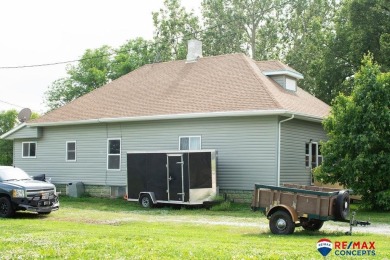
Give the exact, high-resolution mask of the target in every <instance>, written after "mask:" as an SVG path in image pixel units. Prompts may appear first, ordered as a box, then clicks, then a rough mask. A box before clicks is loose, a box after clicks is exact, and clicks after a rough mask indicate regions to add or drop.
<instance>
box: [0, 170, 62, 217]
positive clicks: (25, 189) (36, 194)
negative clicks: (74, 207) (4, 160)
mask: <svg viewBox="0 0 390 260" xmlns="http://www.w3.org/2000/svg"><path fill="white" fill-rule="evenodd" d="M59 207H60V203H59V201H58V194H57V192H56V187H55V186H54V185H53V184H51V183H49V182H46V181H45V178H44V177H43V178H41V180H36V179H35V178H32V177H30V176H29V175H28V174H27V173H26V172H24V171H23V170H22V169H20V168H16V167H11V166H0V217H2V218H9V217H13V216H14V215H15V212H16V211H19V210H26V211H32V212H37V213H38V214H50V213H51V212H52V211H55V210H58V209H59Z"/></svg>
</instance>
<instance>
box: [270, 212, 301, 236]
mask: <svg viewBox="0 0 390 260" xmlns="http://www.w3.org/2000/svg"><path fill="white" fill-rule="evenodd" d="M269 228H270V229H271V232H272V233H273V234H276V235H288V234H292V233H294V230H295V224H294V222H293V221H292V218H291V216H290V214H289V213H287V212H285V211H282V210H278V211H276V212H275V213H273V214H272V215H271V218H270V220H269Z"/></svg>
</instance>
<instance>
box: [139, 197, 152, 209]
mask: <svg viewBox="0 0 390 260" xmlns="http://www.w3.org/2000/svg"><path fill="white" fill-rule="evenodd" d="M139 204H141V206H142V207H144V208H152V207H153V201H152V198H151V197H150V196H149V195H148V194H143V195H141V197H140V198H139Z"/></svg>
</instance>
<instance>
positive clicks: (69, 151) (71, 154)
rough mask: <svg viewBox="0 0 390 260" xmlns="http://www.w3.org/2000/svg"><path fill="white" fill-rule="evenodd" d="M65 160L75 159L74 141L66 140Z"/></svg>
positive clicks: (71, 160)
mask: <svg viewBox="0 0 390 260" xmlns="http://www.w3.org/2000/svg"><path fill="white" fill-rule="evenodd" d="M66 161H67V162H75V161H76V141H69V142H66Z"/></svg>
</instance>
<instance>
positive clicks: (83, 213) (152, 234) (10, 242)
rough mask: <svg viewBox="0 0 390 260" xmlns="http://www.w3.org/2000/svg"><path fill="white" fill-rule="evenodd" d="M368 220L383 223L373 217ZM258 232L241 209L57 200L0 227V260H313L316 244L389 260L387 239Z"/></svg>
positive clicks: (260, 222)
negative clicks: (354, 246) (361, 247)
mask: <svg viewBox="0 0 390 260" xmlns="http://www.w3.org/2000/svg"><path fill="white" fill-rule="evenodd" d="M364 214H366V213H364ZM367 214H368V212H367ZM375 218H378V219H380V220H384V218H382V213H379V212H375V213H374V214H373V217H371V220H372V221H373V219H375ZM387 222H389V220H388V219H387ZM266 224H267V220H266V218H265V217H264V216H262V215H261V214H259V213H258V212H252V211H250V209H249V205H243V204H234V203H232V204H231V205H230V206H229V207H228V208H226V207H223V208H222V209H219V210H218V208H217V209H212V210H206V209H180V210H177V209H172V208H169V207H163V208H156V209H143V208H141V207H140V206H139V205H138V204H137V203H129V202H126V201H124V200H119V199H116V200H110V199H97V198H80V199H74V198H67V197H61V209H60V210H59V211H57V212H53V213H52V214H50V215H49V216H38V215H35V214H31V213H18V214H17V217H16V218H14V219H0V230H1V243H0V252H1V254H0V259H39V258H49V259H319V258H320V257H322V256H321V255H320V253H319V252H318V251H317V249H316V243H317V241H318V240H319V239H321V238H324V237H325V238H328V239H330V240H331V241H352V240H353V241H375V243H376V244H375V245H376V254H377V258H379V259H383V258H386V257H388V258H389V257H390V245H389V243H388V242H387V241H388V239H389V237H388V236H383V235H377V234H357V233H355V234H354V235H353V236H352V237H350V236H345V235H344V233H343V232H340V231H328V230H325V231H320V232H307V231H303V230H302V229H300V228H297V230H296V232H295V233H294V234H293V235H290V236H275V235H273V234H271V233H270V232H269V230H268V227H267V225H266ZM345 229H347V226H346V228H345ZM328 258H329V259H336V256H334V255H332V256H330V257H329V256H328ZM360 258H361V259H364V257H360Z"/></svg>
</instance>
